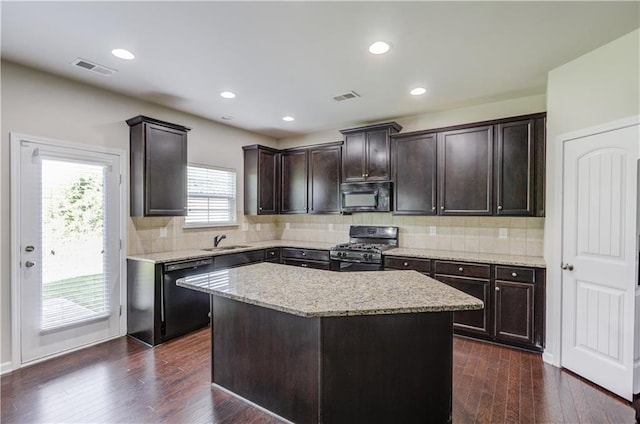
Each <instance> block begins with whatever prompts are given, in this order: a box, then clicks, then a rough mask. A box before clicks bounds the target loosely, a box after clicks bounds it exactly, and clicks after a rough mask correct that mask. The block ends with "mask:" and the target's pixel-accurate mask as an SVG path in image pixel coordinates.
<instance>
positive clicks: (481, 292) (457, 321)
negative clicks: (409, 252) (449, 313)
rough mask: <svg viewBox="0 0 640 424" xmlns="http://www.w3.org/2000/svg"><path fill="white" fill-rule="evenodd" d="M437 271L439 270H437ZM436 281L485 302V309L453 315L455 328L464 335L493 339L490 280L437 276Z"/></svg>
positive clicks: (459, 312)
mask: <svg viewBox="0 0 640 424" xmlns="http://www.w3.org/2000/svg"><path fill="white" fill-rule="evenodd" d="M436 269H437V268H436ZM435 279H436V280H438V281H441V282H443V283H445V284H447V285H449V286H451V287H453V288H456V289H458V290H460V291H461V292H464V293H467V294H469V295H471V296H474V297H476V298H478V299H480V300H482V301H483V302H484V309H480V310H475V311H457V312H454V313H453V328H454V329H456V330H461V332H463V333H467V332H468V333H473V334H478V335H481V336H485V337H491V326H490V317H491V314H490V311H491V304H490V293H489V289H490V284H489V280H480V279H474V278H464V277H452V276H448V275H440V274H436V275H435Z"/></svg>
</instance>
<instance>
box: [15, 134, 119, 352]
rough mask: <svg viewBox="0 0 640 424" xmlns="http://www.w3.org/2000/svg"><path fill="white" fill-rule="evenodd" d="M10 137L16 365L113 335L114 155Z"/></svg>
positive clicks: (116, 208) (116, 278) (115, 301)
mask: <svg viewBox="0 0 640 424" xmlns="http://www.w3.org/2000/svg"><path fill="white" fill-rule="evenodd" d="M12 142H13V146H12V148H13V150H15V152H14V155H16V156H19V158H16V157H15V156H14V158H15V159H16V161H17V162H18V163H17V166H18V168H19V169H18V170H17V172H14V175H16V176H17V181H16V182H14V187H13V190H14V200H16V201H17V203H18V206H17V208H18V209H17V212H18V213H17V216H15V217H14V218H13V219H14V221H13V224H14V225H15V226H16V238H17V240H15V241H14V244H13V246H14V249H16V250H18V252H15V255H14V258H15V261H14V267H16V268H17V269H16V270H15V271H14V275H16V276H17V279H16V280H17V281H16V282H15V283H14V284H15V285H14V288H15V289H16V291H17V292H18V306H19V323H20V324H19V326H20V363H22V364H24V363H29V362H32V361H35V360H39V359H42V358H46V357H48V356H52V355H55V354H58V353H61V352H65V351H68V350H72V349H76V348H78V347H81V346H85V345H89V344H94V343H96V342H99V341H102V340H106V339H109V338H113V337H116V336H118V335H120V325H121V324H120V304H121V302H120V289H121V281H120V280H121V270H120V268H121V263H122V262H121V257H120V234H121V222H120V216H121V213H120V212H121V198H122V196H121V193H120V190H121V185H120V159H121V158H120V156H119V155H117V154H109V153H101V152H95V151H90V150H84V149H82V148H75V147H74V148H72V147H69V146H68V145H63V144H57V143H51V142H40V141H32V140H29V139H28V138H24V137H22V138H21V137H12ZM14 163H15V162H14ZM14 166H16V165H14ZM14 210H15V209H14ZM14 317H15V315H14Z"/></svg>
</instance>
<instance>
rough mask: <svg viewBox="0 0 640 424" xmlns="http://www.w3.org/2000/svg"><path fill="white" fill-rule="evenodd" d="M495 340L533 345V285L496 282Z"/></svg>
mask: <svg viewBox="0 0 640 424" xmlns="http://www.w3.org/2000/svg"><path fill="white" fill-rule="evenodd" d="M494 305H495V308H494V310H495V315H494V323H495V337H496V340H504V341H515V342H518V343H525V344H531V345H532V344H533V343H534V336H533V334H534V333H533V328H534V316H535V313H534V310H535V286H534V285H533V284H527V283H518V282H512V281H500V280H496V283H495V304H494Z"/></svg>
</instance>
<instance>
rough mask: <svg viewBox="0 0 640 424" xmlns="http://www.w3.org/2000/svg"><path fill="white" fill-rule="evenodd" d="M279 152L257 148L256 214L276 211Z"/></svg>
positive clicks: (274, 212)
mask: <svg viewBox="0 0 640 424" xmlns="http://www.w3.org/2000/svg"><path fill="white" fill-rule="evenodd" d="M278 159H279V154H277V153H274V152H270V151H266V150H258V215H268V214H276V213H278V199H279V195H278V186H279V184H278V180H279V175H278Z"/></svg>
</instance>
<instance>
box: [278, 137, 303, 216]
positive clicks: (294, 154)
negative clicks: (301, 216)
mask: <svg viewBox="0 0 640 424" xmlns="http://www.w3.org/2000/svg"><path fill="white" fill-rule="evenodd" d="M308 155H309V153H308V151H307V149H300V150H285V151H283V152H282V153H281V157H282V179H281V180H282V188H281V193H282V197H281V199H282V203H281V208H280V212H281V213H306V212H307V207H308V206H307V163H308Z"/></svg>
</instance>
